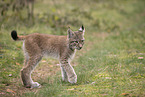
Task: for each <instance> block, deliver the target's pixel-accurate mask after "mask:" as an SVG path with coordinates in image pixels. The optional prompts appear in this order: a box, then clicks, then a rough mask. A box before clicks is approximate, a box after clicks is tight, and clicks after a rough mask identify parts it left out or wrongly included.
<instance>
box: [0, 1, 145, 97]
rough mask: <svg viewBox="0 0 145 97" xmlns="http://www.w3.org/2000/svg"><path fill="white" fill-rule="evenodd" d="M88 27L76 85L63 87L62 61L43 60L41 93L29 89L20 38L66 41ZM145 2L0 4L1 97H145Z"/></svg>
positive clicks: (37, 75) (36, 73) (38, 73)
mask: <svg viewBox="0 0 145 97" xmlns="http://www.w3.org/2000/svg"><path fill="white" fill-rule="evenodd" d="M82 24H83V25H84V27H85V30H86V32H85V45H84V47H83V49H82V50H80V51H78V52H77V54H76V56H75V58H74V60H73V61H72V65H73V67H74V69H75V71H76V74H77V76H78V81H77V84H76V85H71V84H69V83H64V82H62V80H61V74H60V69H59V64H58V61H56V60H54V59H51V58H47V59H45V58H44V59H42V61H41V62H40V65H39V66H37V68H36V69H35V71H34V72H33V74H32V78H33V79H34V81H38V82H39V83H40V84H41V85H42V88H41V89H26V88H24V87H23V86H22V84H21V80H20V70H21V68H22V67H23V60H24V57H23V51H22V42H15V41H13V40H12V38H11V35H10V34H11V31H12V30H16V31H17V32H18V34H19V35H28V34H31V33H36V32H37V33H46V34H53V35H67V29H68V26H70V27H71V29H72V30H73V31H76V30H78V29H79V28H80V27H81V26H82ZM144 58H145V0H0V96H15V97H19V96H24V97H25V96H26V97H34V96H36V97H46V95H48V96H50V97H52V96H53V97H58V96H61V97H96V96H101V97H102V96H107V97H108V96H109V97H118V96H131V97H133V96H135V97H144V96H145V93H144V91H145V60H144Z"/></svg>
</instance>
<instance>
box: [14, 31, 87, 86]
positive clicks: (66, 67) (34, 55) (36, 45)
mask: <svg viewBox="0 0 145 97" xmlns="http://www.w3.org/2000/svg"><path fill="white" fill-rule="evenodd" d="M83 35H84V31H76V32H73V31H71V30H70V29H69V30H68V35H67V36H56V35H46V34H39V33H34V34H30V35H27V36H18V38H17V40H23V51H24V56H25V61H24V67H23V69H22V70H21V78H22V81H23V84H24V85H25V86H26V87H31V88H34V87H39V86H40V84H39V83H37V82H33V80H32V79H31V73H32V71H33V69H34V68H35V66H36V65H37V64H38V62H39V61H40V60H41V59H42V57H43V56H51V57H54V58H56V59H58V60H59V62H60V67H61V71H62V79H63V81H69V82H70V83H76V82H77V75H76V73H75V71H74V69H73V67H72V66H71V65H70V60H71V59H72V57H73V56H74V54H75V52H76V49H78V50H80V49H81V48H82V46H83V40H84V36H83ZM76 41H77V42H76Z"/></svg>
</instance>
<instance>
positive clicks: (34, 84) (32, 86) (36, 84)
mask: <svg viewBox="0 0 145 97" xmlns="http://www.w3.org/2000/svg"><path fill="white" fill-rule="evenodd" d="M40 87H41V85H40V84H39V83H38V82H33V83H32V85H31V88H40Z"/></svg>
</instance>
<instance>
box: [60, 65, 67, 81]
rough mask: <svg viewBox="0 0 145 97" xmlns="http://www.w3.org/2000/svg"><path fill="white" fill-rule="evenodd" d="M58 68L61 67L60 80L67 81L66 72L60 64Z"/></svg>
mask: <svg viewBox="0 0 145 97" xmlns="http://www.w3.org/2000/svg"><path fill="white" fill-rule="evenodd" d="M60 68H61V74H62V80H63V81H65V82H67V81H68V77H67V73H66V71H65V69H64V68H63V66H62V65H61V64H60Z"/></svg>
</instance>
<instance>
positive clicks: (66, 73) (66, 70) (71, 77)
mask: <svg viewBox="0 0 145 97" xmlns="http://www.w3.org/2000/svg"><path fill="white" fill-rule="evenodd" d="M60 63H61V68H62V74H63V75H62V77H64V78H65V77H66V78H67V79H68V81H69V82H70V83H76V82H77V75H76V73H75V71H74V69H73V67H72V66H71V65H70V63H69V62H68V60H61V61H60ZM65 80H66V79H65Z"/></svg>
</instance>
